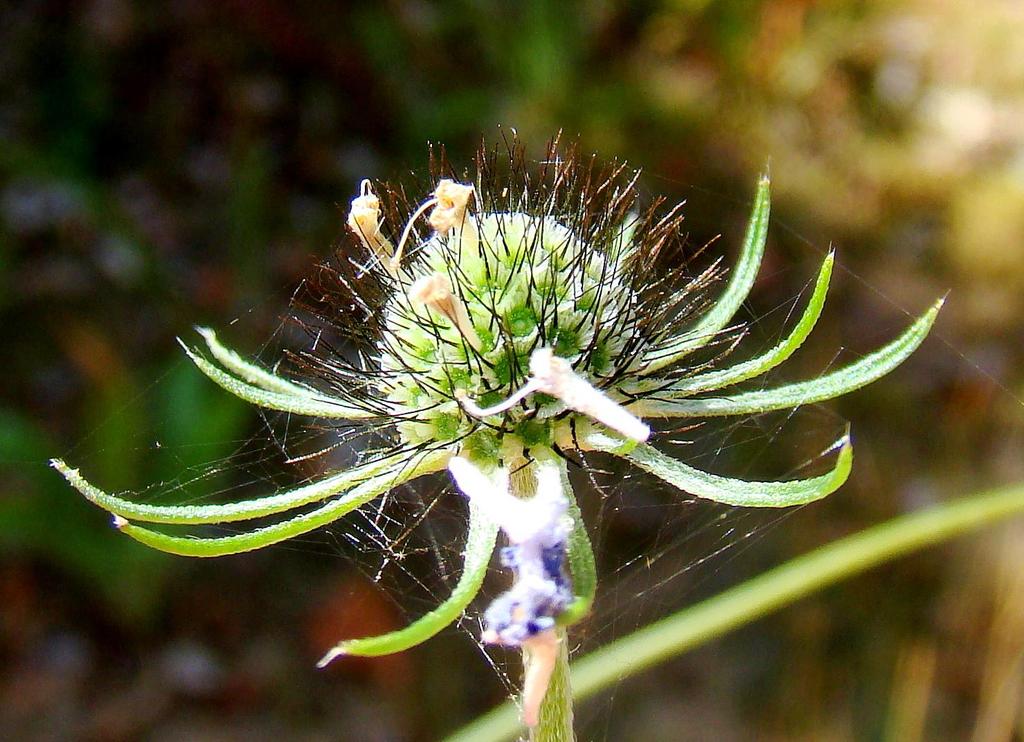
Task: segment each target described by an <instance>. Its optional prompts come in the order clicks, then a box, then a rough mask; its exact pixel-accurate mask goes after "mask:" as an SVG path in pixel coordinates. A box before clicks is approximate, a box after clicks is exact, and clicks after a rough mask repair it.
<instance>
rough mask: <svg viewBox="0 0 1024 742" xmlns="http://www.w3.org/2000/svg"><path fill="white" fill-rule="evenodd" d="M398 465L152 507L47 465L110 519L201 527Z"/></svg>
mask: <svg viewBox="0 0 1024 742" xmlns="http://www.w3.org/2000/svg"><path fill="white" fill-rule="evenodd" d="M402 461H403V456H388V457H384V458H381V459H378V460H376V461H370V462H367V463H366V464H363V465H362V466H357V467H355V468H353V469H350V470H347V471H343V472H338V473H335V474H332V475H330V476H328V477H327V478H326V479H322V480H320V481H318V482H313V483H310V484H307V485H303V486H301V487H297V488H295V489H292V490H288V491H286V492H281V493H279V494H276V495H269V496H267V497H258V498H254V499H251V500H241V501H239V502H231V503H223V504H216V505H153V504H150V503H143V502H134V501H132V500H128V499H126V498H123V497H119V496H118V495H112V494H110V493H108V492H105V491H103V490H101V489H99V488H98V487H96V486H95V485H94V484H92V483H91V482H89V481H88V480H87V479H85V477H83V476H82V475H81V473H80V472H79V471H78V470H77V469H72V468H71V467H70V466H68V465H67V464H66V463H64V461H62V460H60V459H53V460H52V461H51V462H50V465H51V466H53V468H54V469H56V470H57V471H58V472H60V474H61V475H62V476H63V477H64V478H65V479H66V480H67V482H68V484H70V485H71V486H72V487H74V488H75V489H76V490H78V492H79V493H81V494H82V495H83V496H84V497H85V498H86V499H87V500H89V501H90V502H92V503H94V504H95V505H98V506H99V507H101V508H103V509H104V510H106V511H107V512H109V513H111V514H113V515H117V516H120V517H122V518H124V519H126V520H135V521H143V522H146V523H164V524H172V525H201V524H205V523H231V522H235V521H240V520H249V519H252V518H262V517H264V516H267V515H276V514H279V513H283V512H286V511H288V510H293V509H295V508H298V507H302V506H303V505H309V504H310V503H313V502H316V501H318V500H325V499H327V498H328V497H332V496H334V495H336V494H338V493H339V492H341V491H342V490H344V489H347V488H349V487H351V486H354V485H356V484H359V483H360V482H362V481H364V480H366V479H369V478H370V477H373V476H376V475H378V474H381V473H382V472H384V471H385V470H386V469H388V468H390V467H395V468H396V469H397V468H400V467H401V463H402Z"/></svg>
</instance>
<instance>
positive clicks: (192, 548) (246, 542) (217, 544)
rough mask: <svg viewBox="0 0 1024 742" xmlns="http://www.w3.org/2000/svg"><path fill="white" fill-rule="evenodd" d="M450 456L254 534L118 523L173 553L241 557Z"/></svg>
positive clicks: (433, 456)
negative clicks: (213, 534)
mask: <svg viewBox="0 0 1024 742" xmlns="http://www.w3.org/2000/svg"><path fill="white" fill-rule="evenodd" d="M450 456H451V454H450V453H449V452H448V451H433V452H431V453H428V454H424V455H422V456H420V457H419V459H418V460H417V461H415V462H414V463H410V464H409V465H408V466H406V467H404V468H402V469H401V470H399V471H398V472H397V473H396V472H394V471H389V472H387V473H385V474H382V475H380V476H377V477H374V478H373V479H368V480H366V481H365V482H363V483H362V484H359V485H358V486H356V487H355V488H354V489H352V490H351V491H350V492H348V493H347V494H345V495H343V496H342V497H340V498H338V499H337V500H332V501H331V502H329V503H327V504H326V505H322V506H320V507H319V508H317V509H316V510H312V511H310V512H308V513H304V514H302V515H298V516H296V517H294V518H291V519H290V520H286V521H283V522H281V523H275V524H273V525H270V526H265V527H263V528H257V529H255V530H252V531H247V532H244V533H238V534H235V535H232V536H222V537H218V538H197V537H194V536H172V535H170V534H167V533H163V532H161V531H153V530H150V529H148V528H142V527H141V526H136V525H133V524H131V523H129V522H127V521H125V520H123V519H119V520H118V521H116V525H117V527H118V528H119V529H120V530H121V531H122V532H123V533H125V534H127V535H128V536H131V537H132V538H133V539H135V540H136V541H138V542H140V543H143V544H146V545H147V546H151V547H153V548H154V549H159V550H160V551H166V552H168V553H170V554H180V555H182V556H193V557H216V556H225V555H227V554H240V553H242V552H245V551H252V550H254V549H260V548H263V547H264V546H270V545H271V544H276V543H279V542H281V541H284V540H286V539H289V538H293V537H295V536H300V535H302V534H304V533H309V532H310V531H312V530H315V529H317V528H320V527H321V526H325V525H327V524H328V523H331V522H333V521H335V520H337V519H338V518H340V517H342V516H343V515H346V514H347V513H350V512H352V511H353V510H355V509H356V508H358V507H359V506H360V505H364V504H365V503H367V502H369V501H370V500H373V499H374V498H375V497H377V496H379V495H381V494H383V493H384V492H387V491H389V490H391V489H393V488H395V487H397V486H398V485H400V484H404V483H406V482H408V481H410V480H412V479H414V478H416V477H419V476H422V475H424V474H430V473H431V472H435V471H439V470H440V469H443V468H444V466H445V464H446V463H447V461H448V458H449V457H450Z"/></svg>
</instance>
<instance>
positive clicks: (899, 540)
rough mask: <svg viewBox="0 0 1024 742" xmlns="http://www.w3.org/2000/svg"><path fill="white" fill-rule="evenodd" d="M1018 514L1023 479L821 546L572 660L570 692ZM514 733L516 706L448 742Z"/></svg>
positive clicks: (477, 741)
mask: <svg viewBox="0 0 1024 742" xmlns="http://www.w3.org/2000/svg"><path fill="white" fill-rule="evenodd" d="M1021 514H1024V484H1017V485H1014V486H1009V487H1004V488H1002V489H997V490H992V491H990V492H985V493H982V494H978V495H972V496H970V497H966V498H963V499H960V500H956V501H954V502H951V503H948V504H945V505H939V506H937V507H933V508H929V509H927V510H922V511H920V512H916V513H910V514H909V515H903V516H900V517H898V518H893V519H892V520H889V521H887V522H885V523H882V524H880V525H877V526H873V527H872V528H868V529H866V530H864V531H861V532H859V533H855V534H853V535H852V536H847V537H846V538H843V539H840V540H839V541H835V542H833V543H831V544H828V545H826V546H822V547H820V548H818V549H816V550H814V551H812V552H810V553H809V554H804V555H803V556H800V557H797V558H796V559H793V560H791V561H789V562H787V563H786V564H783V565H782V566H780V567H776V568H775V569H772V570H770V571H768V572H766V573H764V574H763V575H760V576H759V577H755V578H754V579H752V580H748V581H747V582H745V583H743V584H742V585H739V586H737V587H734V588H732V589H730V590H726V591H725V592H723V593H721V594H719V595H716V596H715V597H713V598H710V599H708V600H705V601H703V602H701V603H698V604H697V605H695V606H692V607H690V608H686V609H684V610H682V611H679V612H678V613H675V614H673V615H671V616H669V617H668V618H665V619H663V620H661V621H658V622H656V623H654V624H652V625H650V626H648V627H647V628H644V629H641V630H639V631H636V632H634V633H632V634H630V635H628V636H625V637H623V638H622V639H619V640H617V641H615V642H612V643H611V644H609V645H607V646H606V647H604V648H602V649H599V650H597V651H595V652H592V653H591V654H589V655H587V656H586V657H584V658H583V659H582V660H580V661H579V662H576V663H574V665H573V669H572V681H573V690H574V692H575V697H576V698H579V699H584V698H588V697H589V696H591V695H594V694H595V693H597V692H598V691H601V690H603V689H604V688H607V687H608V686H610V685H613V684H615V683H617V682H620V681H622V680H624V679H625V678H628V677H630V676H632V675H635V674H637V673H639V672H640V671H642V670H645V669H647V668H648V667H651V666H653V665H656V664H658V663H659V662H662V661H664V660H666V659H669V658H671V657H675V656H677V655H679V654H682V653H683V652H685V651H687V650H689V649H692V648H693V647H696V646H699V645H700V644H703V643H705V642H707V641H710V640H712V639H715V638H717V637H719V636H721V635H723V634H725V633H727V632H729V631H731V630H732V629H734V628H737V627H739V626H743V625H744V624H747V623H750V622H751V621H753V620H755V619H757V618H760V617H762V616H764V615H766V614H768V613H770V612H772V611H774V610H776V609H778V608H781V607H783V606H786V605H789V604H790V603H793V602H795V601H796V600H798V599H800V598H802V597H804V596H806V595H809V594H811V593H813V592H815V591H816V590H820V589H822V588H824V587H827V586H828V585H832V584H834V583H836V582H838V581H840V580H842V579H844V578H846V577H850V576H852V575H856V574H859V573H860V572H863V571H865V570H868V569H870V568H872V567H875V566H877V565H879V564H882V563H884V562H888V561H891V560H893V559H897V558H899V557H901V556H904V555H906V554H908V553H910V552H913V551H915V550H917V549H921V548H924V547H926V546H931V545H933V544H937V543H940V542H942V541H945V540H948V539H950V538H953V537H955V536H958V535H961V534H963V533H966V532H968V531H971V530H973V529H975V528H980V527H982V526H986V525H990V524H992V523H996V522H999V521H1001V520H1005V519H1007V518H1010V517H1013V516H1015V515H1021ZM517 731H518V726H517V719H516V716H515V711H514V710H513V709H511V708H509V707H508V706H507V705H505V706H501V707H498V708H496V709H494V710H493V711H490V712H489V713H487V714H485V715H484V716H482V717H480V718H479V719H477V720H476V721H474V722H472V723H471V724H469V725H468V726H466V727H464V728H463V729H461V730H459V731H458V732H456V733H455V735H453V736H452V737H450V738H449V740H448V742H484V741H485V740H487V741H488V742H495V741H496V740H505V739H511V738H513V737H515V735H516V732H517Z"/></svg>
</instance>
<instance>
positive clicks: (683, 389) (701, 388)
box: [664, 253, 835, 397]
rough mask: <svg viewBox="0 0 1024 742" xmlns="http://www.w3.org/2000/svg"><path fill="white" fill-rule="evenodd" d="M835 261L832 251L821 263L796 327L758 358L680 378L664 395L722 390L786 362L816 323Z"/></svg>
mask: <svg viewBox="0 0 1024 742" xmlns="http://www.w3.org/2000/svg"><path fill="white" fill-rule="evenodd" d="M834 263H835V253H829V254H828V255H827V256H826V257H825V260H824V262H823V263H822V264H821V269H820V271H819V272H818V278H817V280H816V281H815V284H814V291H813V292H812V294H811V298H810V300H809V301H808V302H807V307H806V308H805V309H804V311H803V314H802V315H801V316H800V319H799V320H798V321H797V324H796V326H795V327H794V328H793V330H792V331H791V332H790V334H789V335H788V336H787V337H786V338H785V339H784V340H782V341H781V342H780V343H778V344H777V345H775V346H774V347H773V348H771V349H770V350H768V351H767V352H765V353H764V354H762V355H760V356H758V357H757V358H752V359H751V360H749V361H744V362H743V363H738V364H736V365H734V366H730V367H728V368H723V369H721V370H718V371H709V372H707V373H703V374H698V375H696V376H692V377H690V378H688V379H683V380H682V381H680V382H678V383H675V384H673V385H672V386H671V387H669V388H667V389H666V390H665V392H664V393H665V394H666V395H667V396H670V397H675V396H689V395H691V394H698V393H700V392H708V391H713V390H715V389H721V388H723V387H726V386H731V385H732V384H738V383H740V382H741V381H746V380H747V379H753V378H756V377H758V376H760V375H761V374H764V373H767V372H768V371H770V370H771V369H773V368H775V367H776V366H778V365H779V364H781V363H783V362H784V361H786V360H787V359H788V358H789V357H790V356H792V355H793V354H794V353H795V352H796V351H797V350H798V349H799V348H800V346H801V345H803V342H804V340H806V339H807V336H808V335H810V334H811V330H813V329H814V325H815V324H816V323H817V322H818V318H819V317H821V310H822V308H823V307H824V306H825V297H826V295H827V294H828V286H829V281H830V280H831V278H832V268H833V265H834Z"/></svg>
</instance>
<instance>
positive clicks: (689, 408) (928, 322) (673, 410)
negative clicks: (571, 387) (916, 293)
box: [632, 300, 942, 417]
mask: <svg viewBox="0 0 1024 742" xmlns="http://www.w3.org/2000/svg"><path fill="white" fill-rule="evenodd" d="M941 307H942V300H940V301H938V302H936V303H935V305H933V306H932V308H931V309H929V310H928V311H927V312H925V313H924V314H923V315H922V316H921V317H920V318H919V319H918V320H917V321H916V322H914V324H912V325H911V326H910V327H909V328H908V329H907V330H906V331H905V332H904V333H903V334H902V335H900V336H899V337H898V338H896V339H895V340H894V341H892V342H891V343H889V344H888V345H886V346H885V347H883V348H881V349H879V350H876V351H875V352H874V353H870V354H868V355H866V356H864V357H863V358H861V359H860V360H859V361H857V362H855V363H851V364H850V365H849V366H845V367H844V368H841V369H838V370H836V371H832V372H830V373H827V374H824V375H822V376H820V377H818V378H817V379H811V380H809V381H802V382H798V383H795V384H788V385H786V386H782V387H778V388H776V389H763V390H757V391H751V392H742V393H739V394H734V395H731V396H726V397H708V398H705V399H685V400H656V399H649V400H643V401H641V402H639V403H638V404H636V405H635V406H634V407H632V409H633V410H634V411H635V412H637V413H638V414H641V415H644V416H648V417H695V416H722V415H749V414H758V413H761V412H769V411H771V410H783V409H789V408H791V407H799V406H800V405H804V404H811V403H813V402H821V401H824V400H826V399H833V398H834V397H838V396H840V395H843V394H846V393H847V392H852V391H853V390H854V389H859V388H860V387H862V386H865V385H867V384H870V383H871V382H873V381H875V380H877V379H879V378H881V377H882V376H885V375H886V374H887V373H889V372H890V371H892V370H893V369H894V368H896V367H897V366H898V365H900V364H901V363H902V362H903V361H904V360H906V358H907V357H908V356H909V355H910V354H911V353H913V352H914V351H915V350H916V349H917V347H918V346H919V345H920V344H921V343H922V342H923V341H924V339H925V337H927V336H928V331H929V330H931V327H932V324H933V323H934V322H935V317H936V315H937V314H938V312H939V309H941Z"/></svg>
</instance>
